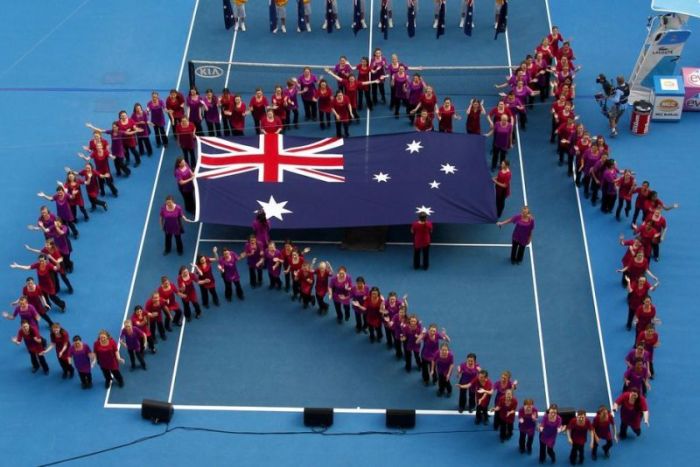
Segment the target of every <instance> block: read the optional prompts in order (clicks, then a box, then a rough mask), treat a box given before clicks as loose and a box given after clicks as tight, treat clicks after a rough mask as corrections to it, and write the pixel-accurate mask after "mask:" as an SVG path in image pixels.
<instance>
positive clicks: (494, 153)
mask: <svg viewBox="0 0 700 467" xmlns="http://www.w3.org/2000/svg"><path fill="white" fill-rule="evenodd" d="M507 155H508V151H506V150H505V149H501V148H497V147H496V146H493V147H492V148H491V170H496V168H497V167H498V165H499V164H500V163H501V162H503V161H504V160H506V156H507Z"/></svg>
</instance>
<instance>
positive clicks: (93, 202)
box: [88, 195, 107, 211]
mask: <svg viewBox="0 0 700 467" xmlns="http://www.w3.org/2000/svg"><path fill="white" fill-rule="evenodd" d="M88 200H90V210H91V211H94V210H95V209H97V206H100V207H101V208H102V209H104V210H105V211H106V210H107V203H105V202H104V201H102V200H101V199H100V198H98V197H97V196H95V197H92V196H90V195H88Z"/></svg>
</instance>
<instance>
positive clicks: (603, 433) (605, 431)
mask: <svg viewBox="0 0 700 467" xmlns="http://www.w3.org/2000/svg"><path fill="white" fill-rule="evenodd" d="M614 426H615V419H614V418H613V417H612V416H610V415H608V419H607V420H603V419H601V418H600V415H596V416H595V418H594V419H593V429H594V430H595V434H596V435H598V438H600V439H604V440H611V439H612V430H611V429H610V427H614Z"/></svg>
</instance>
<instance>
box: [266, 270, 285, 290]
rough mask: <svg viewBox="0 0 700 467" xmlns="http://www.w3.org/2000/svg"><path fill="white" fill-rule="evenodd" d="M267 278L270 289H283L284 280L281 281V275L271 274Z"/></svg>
mask: <svg viewBox="0 0 700 467" xmlns="http://www.w3.org/2000/svg"><path fill="white" fill-rule="evenodd" d="M267 278H268V279H269V280H270V288H271V289H273V288H275V287H277V290H279V289H281V288H282V279H280V276H279V275H276V276H275V275H272V274H270V273H268V274H267Z"/></svg>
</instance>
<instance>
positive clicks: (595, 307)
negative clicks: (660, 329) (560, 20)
mask: <svg viewBox="0 0 700 467" xmlns="http://www.w3.org/2000/svg"><path fill="white" fill-rule="evenodd" d="M544 4H545V7H546V9H547V22H548V23H549V29H550V30H551V29H552V17H551V15H550V12H549V0H544ZM573 180H575V179H574V178H573V177H572V181H573ZM571 185H572V186H573V187H574V192H576V204H577V206H578V216H579V220H580V221H581V233H582V234H583V249H584V251H585V252H586V266H588V279H589V281H590V284H591V294H592V295H593V310H594V311H595V321H596V326H597V327H598V341H599V342H600V353H601V358H602V359H603V371H604V372H605V385H606V387H607V390H608V403H609V404H610V405H609V407H612V403H613V399H612V391H611V390H610V376H609V374H608V361H607V358H606V353H605V344H604V343H603V331H602V329H601V326H600V313H599V310H598V296H597V295H596V291H595V281H594V280H593V268H592V267H591V256H590V254H589V251H588V236H587V235H586V223H585V221H584V220H583V209H582V208H581V193H580V192H579V190H578V188H577V187H576V184H575V183H572V184H571Z"/></svg>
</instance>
